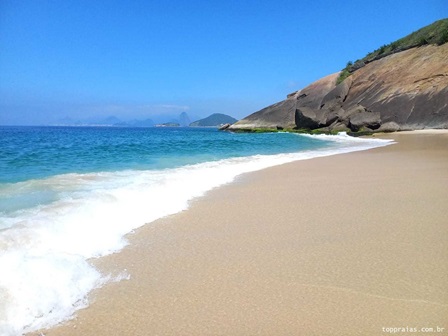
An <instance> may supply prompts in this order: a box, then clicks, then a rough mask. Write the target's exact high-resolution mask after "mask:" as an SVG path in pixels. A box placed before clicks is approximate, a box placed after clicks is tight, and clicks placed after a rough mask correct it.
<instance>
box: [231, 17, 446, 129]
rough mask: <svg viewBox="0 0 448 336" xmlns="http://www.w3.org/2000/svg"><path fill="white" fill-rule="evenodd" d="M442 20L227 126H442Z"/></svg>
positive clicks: (414, 127)
mask: <svg viewBox="0 0 448 336" xmlns="http://www.w3.org/2000/svg"><path fill="white" fill-rule="evenodd" d="M446 42H448V19H443V20H439V21H436V22H434V23H433V24H431V25H429V26H426V27H424V28H422V29H420V30H418V31H416V32H414V33H412V34H410V35H408V36H406V37H404V38H402V39H399V40H397V41H395V42H392V43H390V44H387V45H383V46H381V47H379V48H378V49H377V50H375V51H373V52H371V53H369V54H367V56H366V57H364V58H362V59H360V60H357V61H355V62H348V63H347V65H346V67H345V68H344V69H342V71H340V72H337V73H335V74H331V75H328V76H326V77H324V78H321V79H319V80H317V81H316V82H314V83H312V84H310V85H309V86H307V87H305V88H304V89H302V90H299V91H296V92H293V93H291V94H289V95H288V96H287V98H286V99H285V100H283V101H281V102H278V103H276V104H273V105H271V106H268V107H266V108H264V109H262V110H260V111H258V112H255V113H253V114H251V115H249V116H247V117H245V118H243V119H242V120H240V121H238V122H236V123H234V124H233V125H231V126H230V127H229V128H228V130H233V131H247V132H253V131H257V132H260V131H275V130H290V131H294V132H306V133H337V132H342V131H345V132H348V133H350V134H353V135H356V134H369V133H373V132H394V131H400V130H418V129H424V128H439V129H441V128H442V129H443V128H448V43H446Z"/></svg>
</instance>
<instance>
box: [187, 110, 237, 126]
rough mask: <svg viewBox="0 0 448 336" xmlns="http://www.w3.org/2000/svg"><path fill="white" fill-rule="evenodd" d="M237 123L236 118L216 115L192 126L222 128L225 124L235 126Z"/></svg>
mask: <svg viewBox="0 0 448 336" xmlns="http://www.w3.org/2000/svg"><path fill="white" fill-rule="evenodd" d="M235 122H237V120H236V119H235V118H232V117H231V116H228V115H227V114H222V113H214V114H212V115H210V116H208V117H207V118H204V119H200V120H197V121H195V122H192V123H191V124H190V126H191V127H201V126H202V127H206V126H208V127H212V126H220V125H223V124H233V123H235Z"/></svg>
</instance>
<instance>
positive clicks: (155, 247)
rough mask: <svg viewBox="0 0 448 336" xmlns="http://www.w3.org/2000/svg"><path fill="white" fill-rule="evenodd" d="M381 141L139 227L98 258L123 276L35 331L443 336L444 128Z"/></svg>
mask: <svg viewBox="0 0 448 336" xmlns="http://www.w3.org/2000/svg"><path fill="white" fill-rule="evenodd" d="M381 137H382V138H393V139H395V140H396V141H397V142H398V144H395V145H391V146H387V147H383V148H378V149H373V150H369V151H364V152H356V153H350V154H343V155H337V156H332V157H326V158H317V159H312V160H306V161H298V162H294V163H290V164H285V165H282V166H277V167H274V168H269V169H266V170H263V171H260V172H255V173H250V174H246V175H243V176H241V177H240V178H238V180H237V181H236V182H235V183H232V184H230V185H226V186H224V187H221V188H218V189H215V190H213V191H211V192H209V193H208V194H207V195H206V197H203V198H200V199H197V200H195V201H194V202H192V205H191V207H190V209H188V210H187V211H184V212H181V213H179V214H176V215H173V216H170V217H168V218H164V219H161V220H158V221H156V222H154V223H151V224H149V225H146V226H145V227H143V228H141V229H139V230H137V231H136V232H135V233H134V234H131V235H129V237H128V239H129V242H130V245H129V246H128V247H127V248H125V249H124V250H123V251H122V252H121V253H117V254H114V255H112V256H109V257H106V258H102V259H101V260H96V261H95V264H96V266H97V267H98V268H99V269H100V270H102V271H103V272H105V273H112V274H118V273H120V272H121V271H122V270H124V269H126V270H127V272H128V273H129V274H130V279H129V280H124V281H121V282H119V283H112V284H108V285H106V286H105V287H103V288H101V289H99V290H97V291H95V292H93V293H92V295H91V301H92V302H91V305H90V306H89V307H88V308H87V309H83V310H81V311H79V312H78V313H77V315H76V318H75V319H73V320H71V321H69V322H67V323H65V324H63V325H62V326H59V327H56V328H53V329H51V330H46V331H43V332H44V334H45V335H48V336H50V335H51V336H53V335H382V334H387V330H389V329H384V330H383V328H393V327H404V328H405V327H408V328H417V329H418V330H420V328H434V329H435V328H436V327H439V328H445V329H444V333H438V334H439V335H440V334H448V132H446V131H440V132H410V133H398V134H392V135H381ZM35 334H37V333H35ZM414 334H416V333H414ZM417 334H420V333H417ZM426 334H431V333H426Z"/></svg>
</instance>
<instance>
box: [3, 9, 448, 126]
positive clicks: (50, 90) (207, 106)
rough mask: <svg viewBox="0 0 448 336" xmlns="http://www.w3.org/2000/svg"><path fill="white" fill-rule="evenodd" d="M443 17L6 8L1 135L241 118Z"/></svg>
mask: <svg viewBox="0 0 448 336" xmlns="http://www.w3.org/2000/svg"><path fill="white" fill-rule="evenodd" d="M446 17H448V1H446V0H427V1H422V0H418V1H414V0H406V1H402V0H393V1H390V0H388V1H383V0H377V1H318V0H317V1H299V0H295V1H288V0H276V1H260V0H258V1H253V0H246V1H241V0H239V1H236V0H226V1H223V0H221V1H217V0H209V1H197V0H191V1H184V0H182V1H181V0H166V1H100V0H98V1H91V0H90V1H83V0H77V1H70V0H55V1H46V0H39V1H34V0H29V1H21V0H11V1H9V0H0V124H41V123H51V122H54V121H56V120H58V119H61V118H64V117H66V116H68V117H72V118H75V119H76V118H78V119H86V118H92V117H102V116H104V117H105V116H110V115H115V116H117V117H119V118H121V119H124V120H126V119H133V118H140V119H142V118H151V117H156V116H157V115H166V116H167V118H168V116H169V115H177V114H179V113H181V112H182V111H187V112H188V113H189V114H191V115H193V116H199V117H202V116H207V115H209V114H211V113H226V114H230V115H232V116H234V117H236V118H242V117H244V116H246V115H248V114H250V113H252V112H255V111H257V110H259V109H261V108H263V107H265V106H267V105H270V104H272V103H275V102H277V101H280V100H282V99H284V98H285V96H286V94H288V93H290V92H292V91H295V90H298V89H300V88H302V87H304V86H306V85H308V84H310V83H311V82H313V81H314V80H316V79H319V78H320V77H323V76H325V75H328V74H330V73H334V72H336V71H339V70H340V69H341V68H343V67H344V66H345V64H346V63H347V61H349V60H356V59H358V58H361V57H363V56H365V55H366V54H367V53H368V52H370V51H372V50H374V49H377V48H378V47H379V46H381V45H383V44H386V43H389V42H391V41H394V40H396V39H398V38H400V37H403V36H405V35H407V34H409V33H411V32H413V31H415V30H417V29H419V28H421V27H423V26H425V25H428V24H430V23H432V22H434V21H435V20H438V19H442V18H446Z"/></svg>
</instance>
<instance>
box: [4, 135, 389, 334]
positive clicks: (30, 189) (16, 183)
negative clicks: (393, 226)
mask: <svg viewBox="0 0 448 336" xmlns="http://www.w3.org/2000/svg"><path fill="white" fill-rule="evenodd" d="M0 143H1V146H0V272H1V276H0V335H20V334H22V333H26V332H33V331H36V330H38V329H40V328H48V327H51V326H53V325H55V324H57V323H60V322H62V321H64V320H67V319H70V318H72V317H73V315H74V314H75V313H76V310H78V309H80V308H83V307H86V306H88V304H89V293H90V292H91V291H92V290H93V289H95V288H98V287H101V286H102V285H103V284H104V283H107V282H110V281H126V279H129V277H132V274H127V273H126V270H116V273H115V274H113V275H108V274H101V273H100V272H98V270H96V269H95V268H94V267H93V266H92V265H91V264H90V262H89V260H91V259H92V258H100V257H102V256H106V255H108V254H111V253H115V252H118V251H120V250H121V249H122V248H123V247H124V246H126V244H127V241H126V238H125V236H126V234H128V233H130V232H132V231H133V230H134V229H136V228H138V227H140V226H142V225H145V224H146V225H151V222H153V221H155V220H157V219H159V218H161V217H164V216H167V215H170V214H174V213H177V212H179V211H182V210H186V209H188V206H189V202H190V201H191V200H192V199H194V198H197V197H201V196H203V195H205V194H206V193H207V192H208V191H209V190H211V189H213V188H216V187H218V186H221V185H223V184H226V183H229V182H232V181H233V180H234V179H235V177H237V176H239V175H241V174H243V173H247V172H253V171H257V170H260V169H264V168H268V167H272V166H276V165H280V164H284V163H288V162H292V161H297V160H305V159H312V158H315V157H322V156H328V155H334V154H339V153H347V152H352V151H358V150H365V149H369V148H374V147H379V146H385V145H387V144H388V142H386V141H382V140H376V139H370V140H367V139H355V138H351V137H349V136H347V135H344V134H341V135H338V136H305V135H297V134H289V133H264V134H234V133H228V132H219V131H217V130H216V129H208V128H135V129H132V128H105V127H102V128H99V127H97V128H95V127H89V128H87V127H85V128H84V127H0ZM329 171H331V170H330V169H329ZM297 173H298V174H300V171H297ZM211 218H213V216H211ZM148 223H149V224H148ZM242 224H243V223H242ZM186 225H187V223H186Z"/></svg>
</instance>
